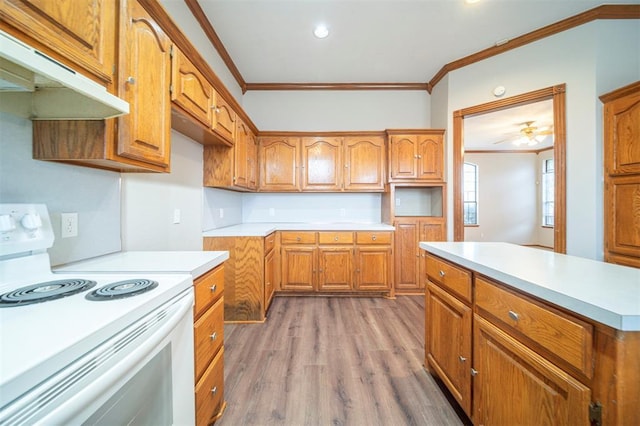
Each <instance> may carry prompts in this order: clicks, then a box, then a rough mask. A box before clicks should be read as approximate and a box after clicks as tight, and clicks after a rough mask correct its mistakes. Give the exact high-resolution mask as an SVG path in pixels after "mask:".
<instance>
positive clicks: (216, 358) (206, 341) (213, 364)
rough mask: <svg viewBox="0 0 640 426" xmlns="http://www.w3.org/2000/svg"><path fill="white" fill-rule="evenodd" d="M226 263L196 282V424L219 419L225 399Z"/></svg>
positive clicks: (194, 336)
mask: <svg viewBox="0 0 640 426" xmlns="http://www.w3.org/2000/svg"><path fill="white" fill-rule="evenodd" d="M224 268H225V267H224V265H220V266H218V267H216V268H214V269H212V270H210V271H208V272H207V273H206V274H204V275H202V276H200V277H198V278H197V279H196V280H195V281H194V283H193V285H194V290H195V304H194V307H193V320H194V325H193V341H194V357H195V358H194V360H195V364H194V366H195V400H196V425H197V426H201V425H203V426H206V425H209V424H210V423H211V422H213V421H215V420H216V419H218V418H219V417H220V416H221V415H222V412H223V411H224V408H225V405H226V403H225V400H224V275H225V274H224Z"/></svg>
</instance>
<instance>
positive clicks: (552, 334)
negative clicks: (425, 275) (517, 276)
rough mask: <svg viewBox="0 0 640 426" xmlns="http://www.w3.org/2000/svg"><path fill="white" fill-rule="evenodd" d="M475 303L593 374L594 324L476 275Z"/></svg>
mask: <svg viewBox="0 0 640 426" xmlns="http://www.w3.org/2000/svg"><path fill="white" fill-rule="evenodd" d="M475 284H476V306H478V308H480V309H482V310H483V311H485V312H487V313H489V314H491V315H492V316H494V317H495V318H497V319H498V320H500V321H501V322H502V323H504V324H505V325H506V329H507V331H509V330H516V331H517V332H519V333H521V334H523V335H524V336H526V337H527V338H529V339H531V340H532V341H533V342H535V343H536V344H538V345H540V346H542V347H543V348H544V349H546V350H548V351H549V353H550V354H551V355H552V356H556V357H559V358H560V359H562V360H564V361H566V362H567V363H569V365H571V366H573V367H575V368H577V369H578V370H579V371H580V372H582V373H584V374H585V375H586V376H587V377H591V376H592V368H591V364H592V350H593V326H592V325H590V324H588V323H585V322H583V321H581V320H579V319H577V318H572V317H570V316H569V315H566V314H563V313H561V312H560V311H556V310H555V309H553V308H550V307H545V306H543V305H541V304H538V303H537V302H534V301H532V300H529V299H525V298H524V297H522V296H519V295H517V294H515V293H512V292H510V291H507V290H505V289H503V288H501V287H498V286H496V285H494V284H493V283H491V282H490V281H488V280H485V279H483V278H480V277H476V280H475Z"/></svg>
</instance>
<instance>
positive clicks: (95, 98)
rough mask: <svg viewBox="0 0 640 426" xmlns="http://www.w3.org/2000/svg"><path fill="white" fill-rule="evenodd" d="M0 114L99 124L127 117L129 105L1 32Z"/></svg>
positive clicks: (75, 72) (93, 82)
mask: <svg viewBox="0 0 640 426" xmlns="http://www.w3.org/2000/svg"><path fill="white" fill-rule="evenodd" d="M0 111H4V112H8V113H11V114H15V115H18V116H21V117H25V118H29V119H31V120H102V119H105V118H111V117H117V116H119V115H124V114H128V113H129V103H128V102H126V101H124V100H122V99H120V98H118V97H117V96H114V95H112V94H111V93H109V92H107V89H106V88H105V87H104V86H101V85H100V84H98V83H96V82H95V81H93V80H91V79H89V78H87V77H85V76H83V75H82V74H80V73H79V72H77V71H74V70H73V69H71V68H69V67H67V66H66V65H63V64H61V63H60V62H58V61H56V60H55V59H53V58H51V57H49V56H47V55H45V54H43V53H42V52H39V51H38V50H36V49H34V48H33V47H31V46H29V45H27V44H25V43H23V42H22V41H20V40H18V39H16V38H15V37H13V36H11V35H9V34H7V33H5V32H4V31H0Z"/></svg>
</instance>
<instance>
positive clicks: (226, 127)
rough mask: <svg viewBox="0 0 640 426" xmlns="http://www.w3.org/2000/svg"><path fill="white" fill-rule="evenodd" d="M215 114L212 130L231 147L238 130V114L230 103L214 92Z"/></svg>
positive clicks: (212, 118)
mask: <svg viewBox="0 0 640 426" xmlns="http://www.w3.org/2000/svg"><path fill="white" fill-rule="evenodd" d="M213 103H214V105H213V114H212V117H211V130H213V133H215V134H216V135H218V136H220V138H222V139H223V140H224V141H225V142H228V143H229V144H230V145H231V144H233V143H234V136H235V135H234V134H235V130H236V119H237V117H236V113H235V111H234V110H233V109H231V106H230V105H229V103H228V102H227V101H226V100H225V99H224V98H223V97H222V96H220V94H219V93H218V92H216V91H215V90H214V100H213Z"/></svg>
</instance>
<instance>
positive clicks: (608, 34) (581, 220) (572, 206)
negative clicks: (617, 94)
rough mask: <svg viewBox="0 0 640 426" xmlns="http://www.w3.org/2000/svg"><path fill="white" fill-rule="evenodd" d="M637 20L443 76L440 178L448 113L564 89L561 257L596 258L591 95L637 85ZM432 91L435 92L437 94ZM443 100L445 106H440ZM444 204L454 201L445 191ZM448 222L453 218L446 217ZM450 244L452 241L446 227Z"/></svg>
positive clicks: (597, 165) (598, 234)
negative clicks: (498, 97)
mask: <svg viewBox="0 0 640 426" xmlns="http://www.w3.org/2000/svg"><path fill="white" fill-rule="evenodd" d="M639 28H640V20H615V21H595V22H592V23H589V24H586V25H582V26H580V27H577V28H574V29H572V30H569V31H565V32H563V33H560V34H556V35H554V36H551V37H547V38H545V39H543V40H539V41H537V42H535V43H531V44H529V45H526V46H523V47H521V48H519V49H515V50H511V51H509V52H506V53H504V54H501V55H498V56H494V57H492V58H489V59H486V60H484V61H481V62H478V63H475V64H472V65H469V66H467V67H464V68H461V69H458V70H455V71H452V72H450V73H449V78H448V82H447V83H448V84H447V87H446V91H447V96H446V97H445V96H444V95H442V94H441V93H440V92H439V96H438V97H437V99H436V98H435V97H434V98H433V99H434V101H436V103H432V106H431V108H432V110H435V109H439V108H446V109H447V111H448V119H447V128H448V129H449V131H448V132H447V143H448V148H447V158H448V168H447V180H448V181H449V182H452V181H453V171H452V161H453V160H452V158H453V139H452V131H451V129H452V124H453V123H452V122H453V112H454V111H456V110H459V109H463V108H466V107H470V106H474V105H479V104H482V103H486V102H490V101H493V100H495V98H494V97H493V95H492V90H493V88H494V87H496V86H498V85H502V86H504V87H506V89H507V93H506V95H505V97H509V96H514V95H517V94H521V93H526V92H530V91H533V90H537V89H541V88H545V87H550V86H553V85H556V84H561V83H566V87H567V93H566V95H567V105H566V123H567V164H566V165H567V253H568V254H573V255H577V256H582V257H588V258H595V259H602V244H603V234H602V229H603V224H602V208H603V206H602V184H601V173H602V172H601V168H602V150H601V144H602V132H601V128H602V127H601V124H599V123H600V122H601V121H602V114H601V106H600V101H599V100H598V98H597V96H598V95H600V94H601V93H600V91H603V90H604V87H605V85H604V83H602V84H601V83H599V82H600V80H607V84H606V86H607V90H610V89H612V88H615V87H620V86H624V85H626V84H629V83H631V82H633V81H636V80H638V79H640V66H638V63H639V60H640V59H639V58H640V37H639V36H638V35H639V32H640V30H639ZM437 90H438V91H440V90H442V89H440V88H437ZM445 99H446V104H445ZM448 201H449V205H453V196H452V194H451V192H450V193H449V200H448ZM448 221H449V223H453V212H452V211H450V212H449V217H448ZM449 238H450V239H452V238H453V230H452V227H449Z"/></svg>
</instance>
